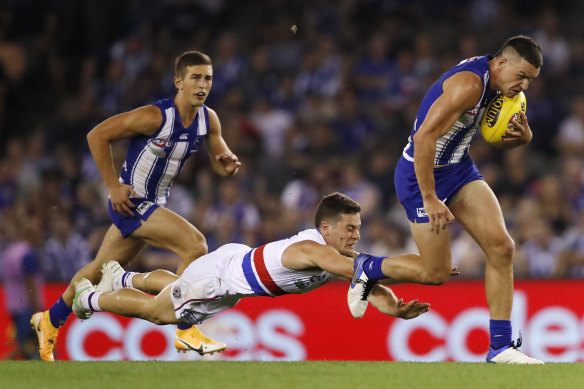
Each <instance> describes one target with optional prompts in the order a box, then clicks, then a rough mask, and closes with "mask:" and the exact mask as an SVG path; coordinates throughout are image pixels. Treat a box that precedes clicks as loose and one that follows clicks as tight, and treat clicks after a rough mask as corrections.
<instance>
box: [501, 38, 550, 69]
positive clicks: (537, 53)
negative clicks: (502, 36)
mask: <svg viewBox="0 0 584 389" xmlns="http://www.w3.org/2000/svg"><path fill="white" fill-rule="evenodd" d="M507 47H511V48H513V50H515V52H517V54H519V56H520V57H521V58H523V59H524V60H526V61H527V62H529V63H530V64H532V65H533V66H535V67H536V68H538V69H539V68H541V66H542V65H543V54H542V51H541V47H539V45H538V44H537V43H535V41H534V40H533V38H531V37H528V36H526V35H516V36H512V37H511V38H509V39H507V40H506V41H505V43H503V46H501V48H500V49H499V51H497V54H495V57H500V56H501V54H503V50H505V49H506V48H507Z"/></svg>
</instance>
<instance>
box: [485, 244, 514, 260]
mask: <svg viewBox="0 0 584 389" xmlns="http://www.w3.org/2000/svg"><path fill="white" fill-rule="evenodd" d="M514 253H515V242H514V241H513V239H511V238H510V237H509V238H507V239H504V240H500V241H499V242H497V243H495V244H493V245H491V246H490V248H489V253H488V255H487V257H488V260H489V261H491V262H493V263H494V264H496V265H501V266H511V265H512V262H513V254H514Z"/></svg>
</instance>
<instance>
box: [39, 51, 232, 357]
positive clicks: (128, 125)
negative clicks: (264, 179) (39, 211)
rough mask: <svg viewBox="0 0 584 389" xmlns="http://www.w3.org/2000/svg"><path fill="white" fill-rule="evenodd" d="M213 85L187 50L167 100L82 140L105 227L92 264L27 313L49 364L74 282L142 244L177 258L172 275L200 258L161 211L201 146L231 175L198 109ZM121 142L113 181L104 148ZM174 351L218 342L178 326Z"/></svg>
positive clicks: (191, 235) (228, 156) (200, 247)
mask: <svg viewBox="0 0 584 389" xmlns="http://www.w3.org/2000/svg"><path fill="white" fill-rule="evenodd" d="M212 83H213V66H212V63H211V59H210V58H209V56H207V55H206V54H203V53H201V52H198V51H187V52H185V53H183V54H181V55H180V56H178V57H177V59H176V60H175V75H174V85H175V87H176V89H177V93H176V95H175V96H174V98H168V99H164V100H160V101H158V102H156V103H154V104H153V105H147V106H143V107H140V108H137V109H135V110H133V111H130V112H125V113H121V114H119V115H115V116H113V117H111V118H109V119H107V120H105V121H103V122H102V123H100V124H99V125H97V126H96V127H95V128H94V129H93V130H91V131H90V132H89V134H88V135H87V140H88V143H89V148H90V150H91V153H92V155H93V158H94V160H95V163H96V165H97V168H98V169H99V171H100V173H101V176H102V178H103V180H104V182H105V184H106V186H107V187H108V189H109V212H110V217H111V219H112V222H113V224H112V226H111V227H110V228H109V230H108V231H107V233H106V235H105V238H104V240H103V243H102V245H101V247H100V249H99V251H98V253H97V256H96V257H95V259H94V260H93V261H92V262H90V263H89V264H88V265H86V266H85V267H84V268H83V269H81V270H79V272H78V273H77V274H76V275H75V276H74V277H73V279H72V280H71V283H70V284H69V286H68V287H67V289H66V290H65V292H64V293H63V295H62V296H61V297H60V298H59V300H58V301H57V302H55V304H54V305H53V306H52V307H51V308H50V309H49V310H48V311H44V312H38V313H35V314H34V315H33V316H32V318H31V321H30V322H31V325H32V326H33V328H34V329H35V331H36V333H37V336H38V340H39V346H40V356H41V358H42V359H43V360H45V361H53V360H54V355H53V348H54V346H55V343H56V341H57V336H58V331H59V327H60V326H62V325H63V324H64V323H65V321H66V320H67V318H68V317H69V315H70V314H71V306H72V304H73V297H74V295H75V286H74V285H75V283H76V282H77V281H79V280H81V279H82V278H86V279H89V280H91V282H95V283H97V282H98V281H99V279H100V277H101V272H100V269H101V267H102V265H103V264H104V263H106V262H107V261H110V260H112V259H114V260H116V261H118V262H119V263H120V264H122V265H126V264H128V263H129V262H130V260H132V258H134V257H135V256H136V255H137V254H138V252H140V250H142V248H143V247H144V246H145V245H146V244H149V245H152V246H155V247H159V248H162V249H165V250H168V251H171V252H173V253H175V254H176V255H178V256H179V257H180V259H181V262H180V264H179V266H178V269H177V274H182V272H183V271H184V269H186V267H187V266H188V265H189V264H190V263H191V262H192V261H194V260H195V259H197V258H199V257H200V256H202V255H204V254H206V253H207V243H206V240H205V237H204V236H203V234H201V232H200V231H199V230H198V229H197V228H196V227H195V226H193V225H192V224H191V223H189V222H188V221H187V220H185V219H184V218H183V217H181V216H179V215H178V214H176V213H174V212H172V211H171V210H169V209H167V208H164V205H165V204H166V200H167V198H168V195H169V191H170V187H171V185H172V182H173V179H174V178H175V177H176V176H177V175H178V174H179V172H180V171H181V169H182V167H183V166H184V163H185V162H186V159H187V158H188V157H189V156H190V155H192V154H194V153H195V152H196V151H197V149H198V148H199V147H200V146H201V145H202V144H203V142H204V143H206V145H207V150H208V153H209V158H210V160H211V164H212V166H213V169H214V170H215V171H216V172H217V173H218V174H220V175H221V176H233V175H234V174H236V173H237V171H238V169H239V166H240V165H241V163H240V162H239V161H238V158H237V156H235V154H233V153H232V152H231V151H230V150H229V148H228V147H227V145H226V144H225V141H224V140H223V137H222V136H221V124H220V122H219V118H218V116H217V114H216V113H215V111H213V110H212V109H210V108H208V107H207V106H205V104H204V103H205V100H206V99H207V96H208V95H209V92H210V91H211V86H212ZM120 139H129V140H130V142H129V145H128V152H127V155H126V161H125V162H124V165H123V167H122V171H121V174H120V176H119V178H118V174H117V173H116V170H115V167H114V164H113V157H112V153H111V148H110V144H111V143H112V142H114V141H117V140H120ZM127 282H128V286H132V285H133V286H135V287H143V288H147V285H141V284H140V282H142V280H141V279H140V280H139V279H135V280H134V281H133V282H134V283H133V284H132V283H131V282H132V280H127ZM175 346H176V347H177V349H178V350H179V351H183V350H195V351H197V352H199V353H200V354H205V353H208V352H215V351H221V350H223V349H225V344H224V343H220V342H215V341H214V340H212V339H210V338H208V337H206V336H205V335H203V334H202V333H201V332H200V331H199V330H198V329H197V328H196V327H195V326H191V325H188V324H184V323H182V324H180V325H179V327H178V329H177V332H176V338H175Z"/></svg>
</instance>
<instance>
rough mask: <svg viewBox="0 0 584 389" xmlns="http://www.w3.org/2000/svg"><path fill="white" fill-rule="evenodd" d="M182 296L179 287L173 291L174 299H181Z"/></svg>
mask: <svg viewBox="0 0 584 389" xmlns="http://www.w3.org/2000/svg"><path fill="white" fill-rule="evenodd" d="M180 296H182V293H181V291H180V288H179V287H178V286H175V287H174V289H173V290H172V297H174V298H175V299H179V298H180Z"/></svg>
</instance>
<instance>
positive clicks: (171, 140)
mask: <svg viewBox="0 0 584 389" xmlns="http://www.w3.org/2000/svg"><path fill="white" fill-rule="evenodd" d="M154 105H155V106H157V107H158V108H160V111H161V112H162V124H161V125H160V128H159V129H158V130H157V131H156V132H155V133H154V134H153V135H152V136H136V137H133V138H131V139H130V144H129V146H128V153H127V155H126V160H125V162H124V165H123V166H122V172H121V174H120V182H121V183H123V184H129V185H131V186H132V188H133V189H134V190H135V191H136V193H137V194H138V197H140V198H144V199H146V200H148V201H151V202H153V203H155V204H158V205H165V204H166V199H167V198H168V194H169V192H170V187H171V186H172V182H173V180H174V178H175V177H176V176H177V175H178V174H179V173H180V171H181V169H182V168H183V166H184V164H185V162H186V160H187V159H188V157H189V156H190V155H191V154H193V153H194V152H196V151H197V150H198V148H199V147H200V146H201V144H202V143H203V140H204V139H205V137H206V136H207V132H208V131H209V114H208V112H207V107H206V106H205V105H203V106H201V107H200V108H199V110H198V112H197V115H196V117H195V119H194V120H193V122H192V123H191V125H190V126H189V127H187V128H185V127H184V126H183V124H182V121H181V118H180V115H179V113H178V110H177V108H176V106H175V105H174V100H173V99H172V98H168V99H164V100H160V101H157V102H156V103H154Z"/></svg>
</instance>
